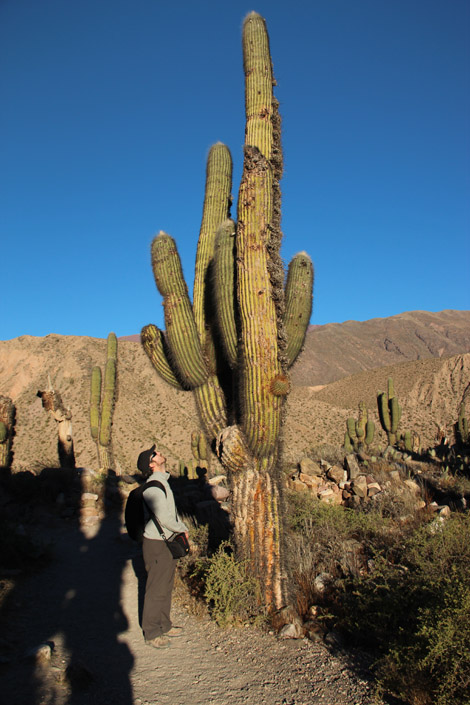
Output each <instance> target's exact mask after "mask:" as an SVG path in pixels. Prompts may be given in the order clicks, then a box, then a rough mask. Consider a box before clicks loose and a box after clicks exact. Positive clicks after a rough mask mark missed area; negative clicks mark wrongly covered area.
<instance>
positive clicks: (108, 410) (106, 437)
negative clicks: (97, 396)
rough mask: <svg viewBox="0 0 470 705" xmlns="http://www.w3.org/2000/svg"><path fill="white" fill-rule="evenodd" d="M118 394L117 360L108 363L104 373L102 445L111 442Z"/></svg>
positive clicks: (109, 360) (110, 360)
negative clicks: (115, 399) (116, 395)
mask: <svg viewBox="0 0 470 705" xmlns="http://www.w3.org/2000/svg"><path fill="white" fill-rule="evenodd" d="M115 392H116V360H115V359H114V358H110V359H108V360H107V361H106V367H105V371H104V388H103V404H102V408H101V425H100V445H102V446H108V445H109V444H110V442H111V426H112V418H113V407H114V397H115Z"/></svg>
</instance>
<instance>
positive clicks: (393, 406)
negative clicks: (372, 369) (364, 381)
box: [377, 377, 402, 446]
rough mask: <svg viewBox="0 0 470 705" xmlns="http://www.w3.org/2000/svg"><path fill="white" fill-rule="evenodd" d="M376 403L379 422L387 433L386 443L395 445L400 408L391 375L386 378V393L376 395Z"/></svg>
mask: <svg viewBox="0 0 470 705" xmlns="http://www.w3.org/2000/svg"><path fill="white" fill-rule="evenodd" d="M377 405H378V409H379V418H380V423H381V425H382V428H383V430H384V431H385V433H386V434H387V438H388V444H389V445H390V446H395V445H396V444H397V429H398V424H399V422H400V418H401V412H402V409H401V406H400V404H399V403H398V397H396V396H395V390H394V386H393V379H392V378H391V377H389V378H388V383H387V394H385V392H380V393H379V395H378V396H377Z"/></svg>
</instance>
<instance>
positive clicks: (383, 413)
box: [377, 392, 392, 433]
mask: <svg viewBox="0 0 470 705" xmlns="http://www.w3.org/2000/svg"><path fill="white" fill-rule="evenodd" d="M377 402H378V404H377V406H378V410H379V417H380V423H381V424H382V428H383V430H384V431H386V433H390V431H391V428H392V422H391V419H390V412H389V409H388V399H387V396H386V394H385V392H380V394H379V396H378V397H377Z"/></svg>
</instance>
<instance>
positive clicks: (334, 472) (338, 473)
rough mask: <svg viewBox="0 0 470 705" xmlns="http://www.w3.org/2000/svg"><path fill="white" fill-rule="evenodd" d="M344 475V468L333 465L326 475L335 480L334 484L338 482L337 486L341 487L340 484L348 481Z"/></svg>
mask: <svg viewBox="0 0 470 705" xmlns="http://www.w3.org/2000/svg"><path fill="white" fill-rule="evenodd" d="M344 474H345V473H344V470H343V468H340V467H339V466H338V465H333V466H332V467H331V468H329V470H328V471H327V473H326V475H327V477H329V479H330V480H333V482H336V484H337V485H339V483H340V482H344V481H345V480H347V476H346V477H344Z"/></svg>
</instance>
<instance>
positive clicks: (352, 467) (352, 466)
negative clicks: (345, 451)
mask: <svg viewBox="0 0 470 705" xmlns="http://www.w3.org/2000/svg"><path fill="white" fill-rule="evenodd" d="M344 463H345V466H346V471H347V473H348V479H349V480H354V479H355V478H356V477H357V476H358V475H359V474H360V472H361V471H360V469H359V464H358V462H357V460H356V456H355V455H354V453H349V455H347V456H346V457H345V459H344Z"/></svg>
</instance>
